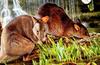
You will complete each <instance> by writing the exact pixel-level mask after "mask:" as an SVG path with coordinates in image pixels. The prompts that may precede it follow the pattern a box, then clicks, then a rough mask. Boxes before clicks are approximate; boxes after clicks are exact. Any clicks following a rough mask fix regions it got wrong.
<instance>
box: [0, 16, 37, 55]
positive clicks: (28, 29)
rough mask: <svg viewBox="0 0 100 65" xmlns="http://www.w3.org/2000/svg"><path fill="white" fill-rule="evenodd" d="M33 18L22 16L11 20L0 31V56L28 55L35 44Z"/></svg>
mask: <svg viewBox="0 0 100 65" xmlns="http://www.w3.org/2000/svg"><path fill="white" fill-rule="evenodd" d="M33 19H34V18H32V17H31V16H27V15H22V16H19V17H16V18H15V19H13V20H12V21H11V22H10V23H9V24H8V25H7V26H6V27H5V28H4V29H3V31H2V35H1V52H0V54H1V56H2V55H5V54H7V55H10V56H21V55H24V54H28V53H30V52H31V51H32V50H33V49H34V46H35V43H36V42H37V37H36V36H35V35H34V33H33V31H32V28H33V26H34V20H33Z"/></svg>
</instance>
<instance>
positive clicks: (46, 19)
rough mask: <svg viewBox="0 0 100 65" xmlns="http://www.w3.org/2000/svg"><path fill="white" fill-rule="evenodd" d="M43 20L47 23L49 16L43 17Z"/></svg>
mask: <svg viewBox="0 0 100 65" xmlns="http://www.w3.org/2000/svg"><path fill="white" fill-rule="evenodd" d="M41 20H42V21H43V22H44V23H47V22H48V20H49V16H44V17H42V18H41Z"/></svg>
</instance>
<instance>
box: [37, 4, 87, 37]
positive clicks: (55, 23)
mask: <svg viewBox="0 0 100 65" xmlns="http://www.w3.org/2000/svg"><path fill="white" fill-rule="evenodd" d="M38 15H39V17H40V18H42V17H45V16H49V20H48V22H47V25H48V27H49V32H50V33H51V34H53V35H56V36H67V37H71V36H76V37H79V38H83V37H87V36H89V34H88V31H87V29H86V28H85V27H84V26H83V25H82V24H81V23H74V22H73V21H72V20H71V19H70V18H69V17H68V16H67V15H66V13H65V12H64V10H63V9H62V8H61V7H59V6H57V5H56V4H52V3H46V4H44V5H43V6H41V7H40V8H39V10H38ZM74 24H77V25H78V26H79V27H80V29H79V30H76V29H75V27H74ZM84 32H85V33H84Z"/></svg>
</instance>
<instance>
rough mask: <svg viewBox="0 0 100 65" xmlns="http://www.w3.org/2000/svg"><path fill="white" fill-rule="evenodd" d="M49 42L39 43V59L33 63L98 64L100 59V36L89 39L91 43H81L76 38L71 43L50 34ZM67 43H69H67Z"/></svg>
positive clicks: (57, 64)
mask: <svg viewBox="0 0 100 65" xmlns="http://www.w3.org/2000/svg"><path fill="white" fill-rule="evenodd" d="M48 39H49V41H50V42H49V43H46V44H38V45H37V46H38V47H39V50H40V54H39V61H38V62H37V61H35V60H33V65H63V64H65V63H69V62H70V63H74V64H77V65H78V63H79V62H83V63H84V62H89V63H90V64H92V65H96V63H95V62H96V61H97V60H98V59H100V37H98V38H91V39H89V45H86V44H85V45H80V44H79V43H78V41H77V40H76V39H75V38H72V39H70V44H69V43H65V42H64V41H63V38H60V39H59V40H58V41H56V42H55V40H54V39H53V38H52V36H48ZM66 44H67V45H66Z"/></svg>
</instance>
